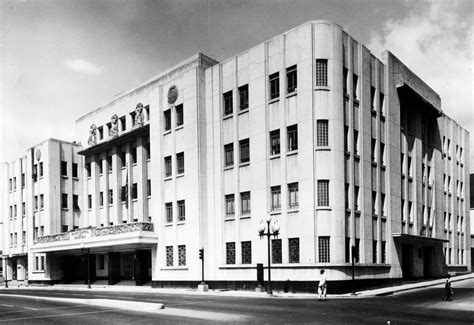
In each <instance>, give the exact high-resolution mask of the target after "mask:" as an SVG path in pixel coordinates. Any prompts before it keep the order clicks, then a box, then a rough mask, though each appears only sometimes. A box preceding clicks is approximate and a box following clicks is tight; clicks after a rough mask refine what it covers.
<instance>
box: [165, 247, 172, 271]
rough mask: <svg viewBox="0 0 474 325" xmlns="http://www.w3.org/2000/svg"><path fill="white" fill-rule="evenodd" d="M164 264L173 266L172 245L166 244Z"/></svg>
mask: <svg viewBox="0 0 474 325" xmlns="http://www.w3.org/2000/svg"><path fill="white" fill-rule="evenodd" d="M166 266H173V246H166Z"/></svg>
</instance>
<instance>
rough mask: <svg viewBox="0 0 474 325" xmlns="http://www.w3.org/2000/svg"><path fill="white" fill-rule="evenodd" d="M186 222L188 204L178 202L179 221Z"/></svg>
mask: <svg viewBox="0 0 474 325" xmlns="http://www.w3.org/2000/svg"><path fill="white" fill-rule="evenodd" d="M185 220H186V204H185V202H184V200H180V201H178V221H185Z"/></svg>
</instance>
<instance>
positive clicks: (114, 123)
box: [109, 114, 119, 138]
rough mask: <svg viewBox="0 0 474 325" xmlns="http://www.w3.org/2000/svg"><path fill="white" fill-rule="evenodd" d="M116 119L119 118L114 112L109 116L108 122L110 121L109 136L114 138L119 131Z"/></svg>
mask: <svg viewBox="0 0 474 325" xmlns="http://www.w3.org/2000/svg"><path fill="white" fill-rule="evenodd" d="M118 121H119V118H118V116H117V114H114V115H113V116H112V117H111V118H110V122H111V124H112V125H111V128H110V131H109V136H110V137H111V138H116V137H117V136H118V133H119V126H118Z"/></svg>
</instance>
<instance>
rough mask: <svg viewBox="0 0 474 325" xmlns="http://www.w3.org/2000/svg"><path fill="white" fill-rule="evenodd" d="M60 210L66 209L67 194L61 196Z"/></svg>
mask: <svg viewBox="0 0 474 325" xmlns="http://www.w3.org/2000/svg"><path fill="white" fill-rule="evenodd" d="M61 208H63V209H67V194H66V193H63V194H61Z"/></svg>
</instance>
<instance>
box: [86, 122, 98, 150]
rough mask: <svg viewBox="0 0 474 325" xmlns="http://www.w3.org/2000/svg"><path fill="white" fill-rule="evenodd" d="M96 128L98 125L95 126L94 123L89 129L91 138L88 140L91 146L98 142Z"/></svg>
mask: <svg viewBox="0 0 474 325" xmlns="http://www.w3.org/2000/svg"><path fill="white" fill-rule="evenodd" d="M96 130H97V127H96V126H95V124H92V125H91V128H90V130H89V140H87V143H88V144H89V145H90V146H94V145H96V144H97V135H96Z"/></svg>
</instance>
